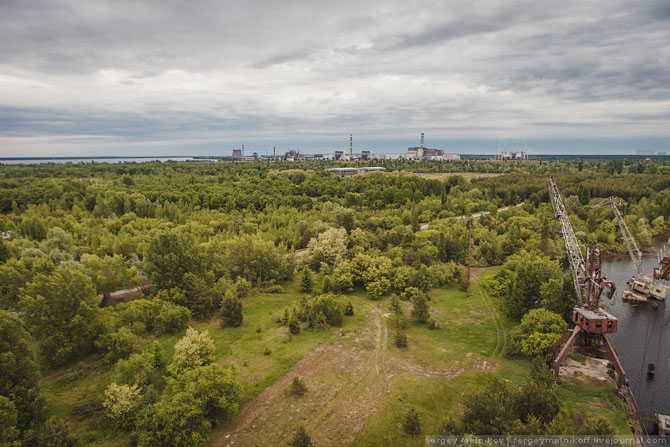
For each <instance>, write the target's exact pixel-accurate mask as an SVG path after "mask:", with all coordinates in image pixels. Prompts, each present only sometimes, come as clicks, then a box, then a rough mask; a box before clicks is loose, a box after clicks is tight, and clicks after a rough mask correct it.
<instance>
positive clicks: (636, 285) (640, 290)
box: [591, 197, 669, 302]
mask: <svg viewBox="0 0 670 447" xmlns="http://www.w3.org/2000/svg"><path fill="white" fill-rule="evenodd" d="M621 203H622V200H621V199H620V198H618V197H608V198H607V199H604V200H602V201H601V202H598V203H596V204H595V205H593V206H592V207H591V208H597V207H600V206H607V205H609V206H610V207H611V208H612V212H614V217H615V218H616V221H617V225H618V226H619V229H620V230H621V235H622V236H623V240H624V242H625V244H626V248H627V249H628V254H629V255H630V258H631V260H632V261H633V264H634V265H635V272H636V274H635V276H633V277H632V278H631V279H630V280H629V281H628V289H627V290H626V291H624V293H623V296H622V299H623V300H625V301H633V302H646V301H649V300H663V299H665V296H666V295H667V294H668V289H669V288H668V287H667V286H665V285H663V284H661V283H660V281H658V279H659V278H660V277H661V271H660V270H659V269H655V270H654V274H653V275H648V274H644V273H643V272H642V252H641V251H640V249H639V248H638V247H637V243H636V242H635V238H634V237H633V235H632V234H631V232H630V230H629V229H628V225H626V221H625V220H624V218H623V215H622V214H621V211H619V206H621Z"/></svg>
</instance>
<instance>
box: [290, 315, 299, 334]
mask: <svg viewBox="0 0 670 447" xmlns="http://www.w3.org/2000/svg"><path fill="white" fill-rule="evenodd" d="M288 330H289V332H290V333H291V334H293V335H298V334H299V333H300V321H299V320H298V317H297V316H296V314H295V313H293V314H292V315H291V317H290V318H289V320H288Z"/></svg>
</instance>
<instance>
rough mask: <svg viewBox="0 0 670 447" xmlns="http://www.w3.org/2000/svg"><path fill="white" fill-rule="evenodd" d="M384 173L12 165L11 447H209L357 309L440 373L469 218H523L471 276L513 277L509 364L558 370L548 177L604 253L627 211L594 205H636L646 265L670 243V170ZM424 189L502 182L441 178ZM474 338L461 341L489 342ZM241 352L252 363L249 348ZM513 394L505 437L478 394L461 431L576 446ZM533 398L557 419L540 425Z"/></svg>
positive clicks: (556, 279) (7, 281) (561, 301)
mask: <svg viewBox="0 0 670 447" xmlns="http://www.w3.org/2000/svg"><path fill="white" fill-rule="evenodd" d="M383 165H384V166H386V167H387V169H389V171H391V172H389V173H387V174H371V175H365V176H358V177H355V178H351V179H343V178H339V177H334V176H331V175H330V174H328V173H327V172H326V171H324V168H326V167H329V166H330V165H328V164H316V163H309V162H304V163H303V162H301V163H296V164H284V163H277V164H273V163H264V162H263V163H261V162H259V163H245V164H236V163H166V164H160V163H143V164H119V165H101V164H92V165H62V166H52V165H44V166H40V167H31V166H11V167H10V166H2V167H0V213H1V214H0V230H1V231H2V232H3V233H4V235H5V236H3V239H0V278H2V281H0V308H2V311H1V312H0V336H1V339H0V349H1V352H0V354H1V357H0V359H1V362H2V363H1V365H0V366H2V368H1V369H2V371H3V379H2V384H1V386H0V407H1V408H2V413H3V415H6V417H5V416H3V417H4V418H5V419H7V422H6V423H4V424H3V425H4V428H3V430H4V431H3V442H4V439H7V442H11V443H15V444H17V445H18V444H21V445H40V443H46V442H47V440H48V439H55V440H56V439H59V440H61V441H54V442H62V444H61V445H72V443H74V442H76V440H73V439H74V438H75V437H78V438H79V440H80V441H82V442H84V443H87V444H96V443H101V442H108V441H109V442H114V440H119V439H121V438H123V437H130V436H132V437H133V438H134V439H135V442H137V444H138V445H161V443H165V442H168V441H167V440H169V442H170V443H172V445H199V444H203V443H205V442H206V441H207V439H208V436H209V433H210V432H211V431H212V429H213V427H214V426H215V425H216V424H217V423H218V422H220V421H223V420H225V419H226V418H228V417H229V416H231V415H232V414H234V413H235V412H236V411H237V409H238V408H239V405H240V402H241V399H242V397H241V396H243V395H245V396H253V395H255V394H256V393H258V392H259V391H260V390H261V389H262V388H263V387H266V386H268V385H269V384H271V383H272V382H273V381H275V380H277V378H278V377H279V376H280V375H281V374H282V373H285V372H286V371H287V370H288V368H290V366H291V365H293V364H294V363H295V362H296V361H297V360H298V359H299V358H300V356H301V355H302V356H304V355H305V354H306V352H308V351H309V349H311V348H313V347H314V346H316V344H318V343H319V342H320V341H323V340H325V339H326V338H327V337H328V336H330V335H331V334H332V333H333V332H334V330H339V328H344V329H346V327H347V325H348V324H359V323H360V322H362V321H364V319H365V316H364V315H359V313H358V312H359V308H357V311H356V313H355V312H354V305H352V299H354V298H352V297H355V299H359V298H358V297H361V296H364V297H366V298H367V299H368V300H370V301H369V302H370V303H374V302H378V301H380V302H381V304H380V305H383V306H384V308H385V309H386V308H390V313H391V315H390V319H389V321H390V324H391V325H392V326H393V327H394V328H396V330H397V332H396V333H395V335H394V340H393V341H394V342H395V344H396V345H397V346H406V345H407V340H408V334H409V336H410V340H411V344H410V348H409V349H395V351H396V352H397V355H400V356H410V355H411V356H421V355H422V353H424V352H425V349H427V348H426V347H425V345H426V340H436V339H439V337H448V336H449V335H448V332H449V331H450V330H451V328H450V327H445V326H444V325H443V323H442V322H443V321H444V319H443V318H441V315H442V314H443V313H444V312H448V311H449V306H447V305H446V304H443V303H441V304H439V305H438V303H437V302H435V301H434V300H432V299H431V293H433V292H432V290H434V289H437V288H439V289H441V290H444V289H449V290H456V289H457V288H459V287H462V285H463V283H464V279H465V269H464V267H463V265H464V264H465V262H466V257H467V229H466V222H465V219H461V218H460V216H466V215H469V214H472V213H475V212H479V211H491V212H493V211H495V210H496V209H498V208H501V207H506V206H509V207H510V208H509V209H507V210H504V211H502V212H500V213H495V212H493V213H492V214H490V215H486V216H482V217H480V218H478V219H476V221H475V223H474V226H473V240H474V241H473V242H474V244H473V265H474V266H478V267H484V266H501V267H500V268H499V269H498V270H497V273H496V274H495V275H489V276H487V277H485V279H484V280H483V284H484V285H485V287H486V290H487V291H489V292H490V294H491V295H492V296H493V297H494V298H495V299H496V303H495V306H496V307H497V308H499V309H500V310H501V311H502V312H504V313H505V314H506V315H507V316H509V317H510V318H512V319H513V320H514V321H517V322H520V324H519V326H518V328H517V329H516V330H515V331H514V334H513V336H512V337H511V342H512V343H511V348H508V347H506V346H503V347H501V348H500V349H499V351H500V352H499V353H500V354H511V355H517V356H522V357H532V356H537V355H540V356H542V355H546V353H547V350H548V347H549V346H551V344H552V343H553V340H555V339H557V338H558V336H560V334H561V333H562V332H563V331H564V329H565V322H564V321H562V320H567V319H568V317H569V312H570V309H571V308H572V306H573V304H574V302H575V297H574V292H573V291H572V284H571V280H570V279H569V278H566V277H565V276H564V273H563V270H564V269H563V268H562V267H561V263H562V262H563V260H564V250H563V245H562V242H561V240H560V235H559V232H558V229H559V227H558V223H557V222H556V221H555V219H554V217H553V210H552V209H551V205H550V204H549V201H548V195H547V191H546V189H547V188H546V175H547V174H549V173H551V174H552V175H554V177H555V179H556V181H557V183H559V184H560V185H561V191H562V193H563V196H564V201H565V205H566V207H567V208H568V211H569V212H570V215H571V219H572V221H573V225H574V227H575V230H576V232H577V234H578V237H580V238H581V239H583V240H584V241H586V242H587V243H591V244H595V243H597V244H599V245H600V246H601V247H602V248H604V249H605V250H606V251H609V252H611V251H622V250H624V244H623V240H622V239H621V237H620V235H619V233H618V230H617V228H616V226H615V225H614V223H613V216H612V214H611V210H610V209H609V208H607V207H600V208H594V209H592V208H590V205H591V204H592V203H594V202H595V201H597V200H598V199H600V198H604V197H608V196H610V195H616V196H619V197H622V198H623V199H624V200H625V201H626V204H625V205H623V206H622V212H623V213H624V215H625V219H626V222H627V223H628V225H629V227H630V229H631V232H632V233H633V235H634V236H635V238H636V239H637V241H638V242H639V244H640V245H641V246H645V245H648V244H649V243H650V241H651V237H652V235H654V234H660V233H667V232H670V190H669V189H668V188H670V175H668V174H670V166H668V165H667V164H666V163H665V162H663V163H659V162H654V163H652V164H651V165H646V164H641V163H638V162H631V161H622V160H607V161H605V160H594V161H558V162H537V163H535V162H530V163H523V164H518V163H509V164H506V163H500V162H490V161H460V162H453V163H452V162H449V163H446V162H430V163H429V162H416V163H407V162H400V161H385V162H383ZM289 168H291V170H289ZM511 168H513V169H511ZM305 169H308V170H305ZM301 170H302V171H301ZM409 171H414V172H424V173H425V172H433V173H435V172H442V173H447V172H485V173H500V174H503V175H498V176H495V177H482V178H478V179H472V180H471V181H467V180H466V179H465V177H464V176H462V175H451V176H446V175H445V176H444V178H443V179H441V180H440V179H437V178H428V177H421V176H417V175H415V174H414V173H412V172H409ZM517 204H522V206H513V205H517ZM424 224H428V227H427V228H425V227H424V228H423V229H422V228H421V225H424ZM269 294H272V295H269ZM356 302H357V301H355V300H354V304H356ZM445 306H446V307H445ZM345 317H346V318H345ZM468 318H474V317H468ZM350 321H351V322H358V323H350ZM438 321H439V322H438ZM189 325H191V326H193V328H191V329H187V327H188V326H189ZM196 328H199V329H206V330H209V331H210V335H207V334H206V333H205V332H204V331H200V330H197V329H196ZM333 328H337V329H333ZM437 328H440V330H439V331H429V329H437ZM424 330H425V331H426V333H427V332H430V333H431V334H430V335H426V333H424V332H422V331H424ZM442 333H444V334H442ZM463 334H464V335H463V340H462V343H464V344H466V343H469V344H470V345H471V346H476V345H477V341H475V340H474V337H472V338H470V337H469V336H468V333H467V331H464V332H463ZM236 343H246V344H248V345H249V346H252V347H253V349H237V350H234V349H233V348H231V346H237V345H236ZM245 347H247V346H246V345H245ZM289 347H290V348H289ZM33 348H35V349H33ZM496 349H498V348H496ZM224 350H225V351H224ZM470 350H475V349H474V348H472V347H471V349H470ZM503 351H504V352H503ZM265 352H268V354H269V355H264V353H265ZM464 353H465V352H464ZM464 353H463V354H464ZM35 354H36V356H37V357H35V356H34V355H35ZM488 354H491V353H490V352H489V353H488ZM224 355H225V364H224V362H223V359H224ZM496 355H498V353H496ZM259 359H260V360H259ZM451 360H453V359H451ZM250 361H251V365H249V366H244V365H245V363H247V364H249V362H250ZM254 362H255V363H254ZM232 364H235V365H236V366H235V367H233V366H231V365H232ZM241 365H242V366H241ZM268 365H272V366H268ZM245 368H248V369H249V372H247V371H245V370H244V369H245ZM255 368H257V369H255ZM260 370H263V371H264V373H262V372H260ZM241 376H243V377H244V380H242V379H241V378H240V377H241ZM252 376H253V377H256V376H257V377H260V379H259V380H258V381H256V382H254V381H252V380H251V379H250V377H252ZM40 378H41V379H42V382H43V383H44V384H43V385H41V386H42V390H40V389H39V387H38V386H37V383H38V380H39V379H40ZM84 379H89V380H90V381H91V385H90V387H89V388H86V389H85V390H84V391H82V396H83V397H82V399H81V400H82V401H81V402H79V401H78V402H77V403H76V404H75V403H73V402H71V401H68V400H67V399H65V398H63V399H62V400H60V401H56V400H55V399H54V398H53V396H54V395H55V394H57V393H55V392H54V390H58V393H61V394H59V395H66V394H67V393H68V390H69V389H74V387H81V386H82V383H83V382H84ZM254 380H256V379H254ZM310 383H311V382H310ZM486 386H489V387H493V385H485V387H486ZM533 387H535V388H533ZM538 387H540V388H538ZM542 387H544V388H542ZM495 388H496V389H497V390H498V391H499V392H498V394H497V395H496V396H497V397H496V399H498V400H499V401H500V406H501V408H504V409H506V411H505V413H504V414H495V415H492V416H493V417H494V420H493V422H490V421H489V422H488V423H492V424H498V425H496V426H495V427H493V426H487V425H485V422H483V421H484V419H485V416H481V415H479V413H478V411H479V410H478V409H477V408H478V407H477V402H478V401H479V400H482V399H483V397H482V396H483V395H481V394H476V393H474V394H472V395H471V396H470V398H469V399H470V400H468V401H467V402H468V403H467V406H468V408H470V410H468V411H469V413H468V412H464V413H463V416H464V418H463V419H459V418H457V417H456V414H455V413H453V414H452V413H450V414H449V415H444V416H445V419H444V424H443V425H444V427H445V429H446V428H449V429H450V430H457V431H467V432H476V431H478V430H480V429H482V430H483V429H484V428H486V429H494V428H495V429H496V430H499V431H501V432H522V431H526V432H539V431H544V432H549V431H552V430H553V431H560V430H563V429H565V430H568V427H567V426H565V425H561V424H563V422H561V421H562V420H563V419H561V417H562V416H560V412H559V414H558V416H557V415H556V414H554V416H553V417H552V418H548V416H547V415H549V414H553V413H552V412H553V411H554V410H553V408H554V407H553V406H552V405H553V404H551V405H549V404H550V403H551V402H553V400H552V399H553V398H551V396H552V395H553V394H552V393H554V391H552V389H551V387H547V386H545V385H542V384H538V383H537V381H531V382H528V383H527V384H525V385H523V386H522V388H521V391H516V390H514V389H512V388H511V387H508V388H506V385H504V384H501V383H496V385H495ZM77 389H81V388H77ZM485 389H487V388H485ZM489 391H492V389H489ZM517 392H518V393H524V392H526V393H531V392H532V393H534V394H533V396H530V397H536V395H541V396H543V398H546V399H547V402H549V401H551V402H549V403H547V402H544V401H543V402H536V403H537V407H533V408H526V409H520V407H519V404H518V401H519V395H517V394H516V393H517ZM244 393H247V394H244ZM42 396H47V397H48V400H47V401H46V404H45V398H44V397H42ZM547 396H548V397H547ZM530 397H529V398H530ZM514 402H516V403H514ZM547 405H548V406H547ZM540 407H542V408H545V407H546V408H549V409H550V410H551V411H549V410H546V408H545V410H546V412H545V410H542V411H540V410H538V408H540ZM52 415H57V417H56V418H51V416H52ZM466 415H468V417H467V418H466V417H465V416H466ZM422 417H423V416H422ZM486 417H488V416H486ZM495 418H499V420H498V419H495ZM500 418H502V419H500ZM184 420H188V421H189V422H188V424H184V423H182V422H181V421H184ZM556 421H558V422H556ZM590 423H592V422H588V421H585V422H584V424H585V425H587V426H588V424H590ZM105 424H106V425H105ZM478 424H480V425H478ZM481 424H484V425H481ZM593 424H594V425H593V426H591V428H592V429H593V430H598V431H607V430H606V429H607V427H606V426H604V425H603V423H602V422H600V421H597V422H593ZM68 427H69V428H68ZM101 427H102V428H101ZM482 427H484V428H482ZM603 427H604V428H603ZM410 431H412V430H410ZM424 431H425V424H424ZM304 434H305V435H306V432H304ZM301 439H303V440H304V439H306V438H305V437H304V436H302V438H301ZM310 442H311V440H310Z"/></svg>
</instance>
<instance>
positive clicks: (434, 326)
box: [428, 318, 440, 330]
mask: <svg viewBox="0 0 670 447" xmlns="http://www.w3.org/2000/svg"><path fill="white" fill-rule="evenodd" d="M439 328H440V325H439V324H437V321H435V319H434V318H430V319H429V320H428V329H430V330H435V329H439Z"/></svg>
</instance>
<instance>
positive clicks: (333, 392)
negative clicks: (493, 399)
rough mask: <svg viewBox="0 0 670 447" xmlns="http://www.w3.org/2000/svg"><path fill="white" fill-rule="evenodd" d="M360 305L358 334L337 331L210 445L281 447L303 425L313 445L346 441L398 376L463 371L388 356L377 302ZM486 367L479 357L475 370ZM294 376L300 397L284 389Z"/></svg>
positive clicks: (447, 375)
mask: <svg viewBox="0 0 670 447" xmlns="http://www.w3.org/2000/svg"><path fill="white" fill-rule="evenodd" d="M363 302H365V301H363ZM365 303H366V304H367V305H368V306H369V310H368V313H367V324H366V326H365V328H364V329H362V330H361V331H359V332H358V333H354V332H349V333H345V332H343V331H338V332H337V333H336V334H335V335H334V336H333V337H332V338H331V339H330V340H328V342H326V343H324V344H322V345H321V346H319V347H317V348H316V349H315V350H313V351H312V352H311V353H310V354H309V355H308V356H307V357H305V358H304V359H302V360H300V361H299V362H298V363H297V364H296V365H295V366H294V367H293V368H292V369H291V370H290V371H289V372H288V373H287V374H286V375H285V376H284V377H282V378H281V379H280V380H278V381H277V382H276V383H275V384H273V385H271V386H270V387H268V388H267V389H266V390H264V391H263V392H262V393H260V394H259V395H258V396H257V397H256V398H255V399H253V400H252V401H250V402H249V403H247V404H246V405H245V406H244V407H243V408H242V409H241V411H240V412H239V413H238V414H237V415H236V416H235V417H234V418H233V419H232V420H231V421H230V422H229V423H228V424H226V426H225V427H224V428H223V430H220V431H219V432H218V433H216V434H215V435H214V436H213V437H212V442H211V445H213V446H252V445H270V444H272V445H284V444H286V443H287V442H288V440H289V439H290V436H291V435H292V433H293V432H294V431H295V429H296V428H297V427H298V426H299V425H304V426H305V428H306V429H307V431H308V432H309V433H310V434H312V435H313V439H314V440H315V442H316V443H318V445H341V444H346V443H347V442H350V441H352V440H353V438H354V436H355V434H356V433H357V432H358V431H360V430H361V429H362V428H363V426H364V425H365V423H366V421H367V418H368V417H369V416H370V415H372V414H373V413H375V412H376V411H377V410H378V409H379V408H381V406H382V405H383V403H384V399H385V398H386V397H387V395H388V394H389V393H391V388H392V385H393V381H394V380H395V378H397V377H398V376H401V375H407V374H410V375H414V376H423V377H431V378H443V379H444V378H453V377H455V376H457V375H459V374H461V373H462V372H464V371H465V369H464V368H454V369H448V370H444V371H437V370H429V369H426V368H422V367H420V366H418V365H415V364H413V363H412V362H411V361H410V360H406V359H398V358H393V357H392V355H391V354H392V351H390V350H389V349H388V346H389V334H388V332H389V331H388V327H387V324H386V321H385V316H384V313H383V311H382V309H381V308H380V307H379V306H380V305H379V303H370V302H365ZM488 367H489V364H488V363H487V362H486V361H484V362H483V363H482V364H480V365H478V366H476V367H475V369H488ZM296 376H297V377H300V378H302V379H303V380H304V381H305V384H306V385H307V388H308V392H307V394H305V395H304V396H302V397H296V396H292V395H290V394H289V393H288V392H287V390H288V387H289V385H290V383H291V381H292V380H293V378H294V377H296ZM261 437H262V438H261Z"/></svg>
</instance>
